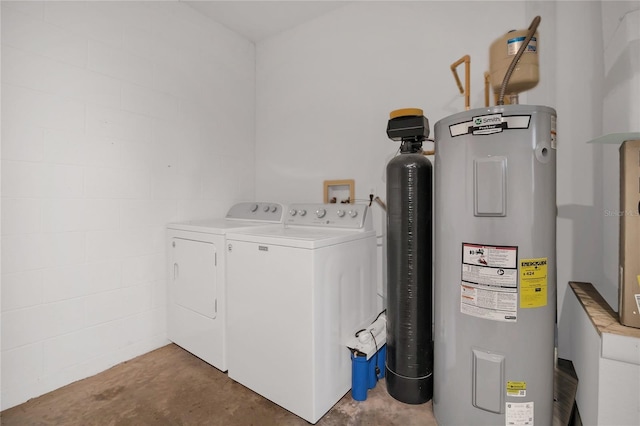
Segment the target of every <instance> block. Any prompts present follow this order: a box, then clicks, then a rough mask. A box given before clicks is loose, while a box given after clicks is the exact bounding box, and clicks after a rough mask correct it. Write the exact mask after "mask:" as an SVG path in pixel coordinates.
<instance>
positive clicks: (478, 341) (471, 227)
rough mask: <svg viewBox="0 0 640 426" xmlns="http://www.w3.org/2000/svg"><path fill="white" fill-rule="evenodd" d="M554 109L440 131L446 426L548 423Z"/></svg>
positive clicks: (438, 372)
mask: <svg viewBox="0 0 640 426" xmlns="http://www.w3.org/2000/svg"><path fill="white" fill-rule="evenodd" d="M555 143H556V112H555V110H553V109H552V108H549V107H544V106H531V105H505V106H495V107H488V108H481V109H474V110H470V111H465V112H461V113H458V114H454V115H452V116H449V117H447V118H445V119H442V120H440V121H439V122H438V123H436V125H435V167H434V169H435V210H434V211H435V263H434V265H435V280H434V292H435V294H434V297H435V298H434V312H435V329H434V351H435V352H434V395H433V408H434V413H435V417H436V419H437V421H438V424H439V425H442V426H447V425H463V424H473V425H492V426H495V425H534V422H535V424H537V425H539V426H542V425H550V424H552V418H553V376H554V347H555V341H554V340H555V339H554V335H555V333H554V331H555V320H556V261H555V259H556V149H555V148H556V145H555Z"/></svg>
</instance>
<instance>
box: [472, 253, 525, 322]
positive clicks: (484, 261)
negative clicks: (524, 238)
mask: <svg viewBox="0 0 640 426" xmlns="http://www.w3.org/2000/svg"><path fill="white" fill-rule="evenodd" d="M461 275H462V282H461V285H460V312H462V313H463V314H466V315H471V316H474V317H478V318H484V319H489V320H494V321H506V322H516V321H517V319H518V247H515V246H490V245H484V244H471V243H462V274H461Z"/></svg>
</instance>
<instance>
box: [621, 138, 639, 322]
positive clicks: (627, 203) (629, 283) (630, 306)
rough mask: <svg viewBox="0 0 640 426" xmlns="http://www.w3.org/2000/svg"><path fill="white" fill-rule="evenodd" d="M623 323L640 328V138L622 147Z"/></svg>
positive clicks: (626, 142)
mask: <svg viewBox="0 0 640 426" xmlns="http://www.w3.org/2000/svg"><path fill="white" fill-rule="evenodd" d="M619 258H620V284H619V297H620V300H619V314H620V323H621V324H623V325H626V326H629V327H637V328H640V140H633V141H625V142H624V143H623V144H622V146H621V147H620V252H619Z"/></svg>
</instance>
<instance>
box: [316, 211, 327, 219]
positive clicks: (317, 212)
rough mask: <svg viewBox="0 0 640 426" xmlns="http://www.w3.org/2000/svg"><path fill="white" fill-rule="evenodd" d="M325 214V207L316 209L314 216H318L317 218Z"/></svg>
mask: <svg viewBox="0 0 640 426" xmlns="http://www.w3.org/2000/svg"><path fill="white" fill-rule="evenodd" d="M326 214H327V211H326V210H325V209H318V210H316V216H318V218H323V217H324V215H326Z"/></svg>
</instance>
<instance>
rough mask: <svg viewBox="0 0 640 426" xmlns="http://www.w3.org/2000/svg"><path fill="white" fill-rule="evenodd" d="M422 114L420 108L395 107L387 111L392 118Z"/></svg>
mask: <svg viewBox="0 0 640 426" xmlns="http://www.w3.org/2000/svg"><path fill="white" fill-rule="evenodd" d="M422 115H424V113H423V112H422V110H421V109H420V108H402V109H396V110H394V111H391V112H390V113H389V118H391V119H394V118H398V117H420V116H422Z"/></svg>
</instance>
